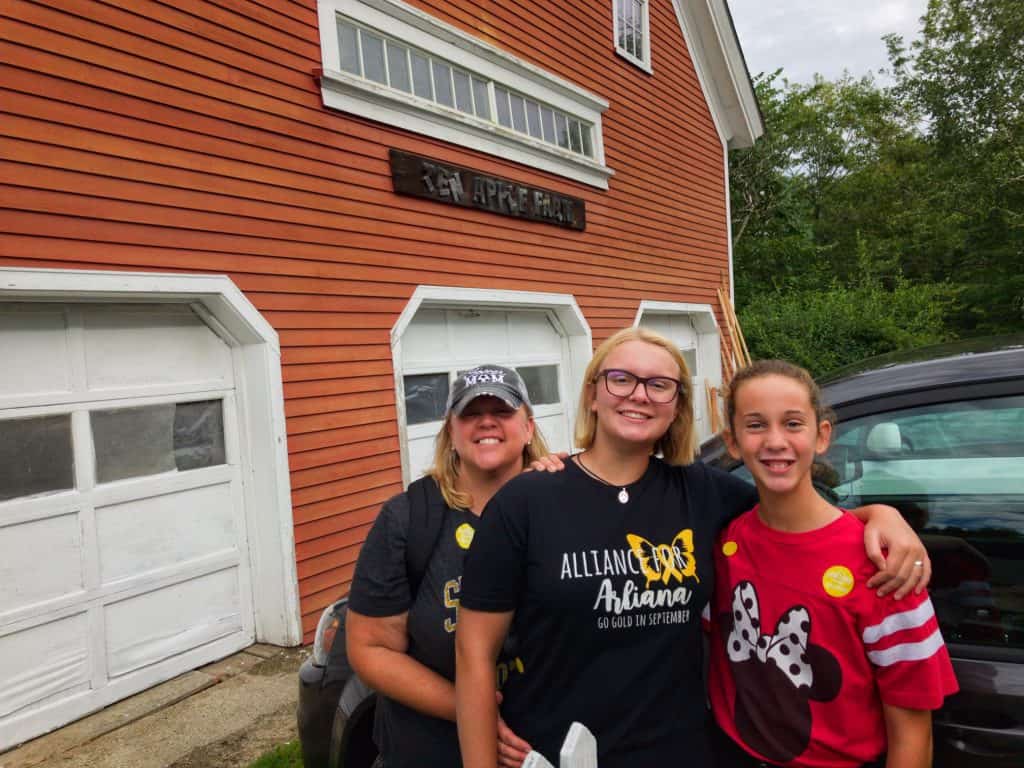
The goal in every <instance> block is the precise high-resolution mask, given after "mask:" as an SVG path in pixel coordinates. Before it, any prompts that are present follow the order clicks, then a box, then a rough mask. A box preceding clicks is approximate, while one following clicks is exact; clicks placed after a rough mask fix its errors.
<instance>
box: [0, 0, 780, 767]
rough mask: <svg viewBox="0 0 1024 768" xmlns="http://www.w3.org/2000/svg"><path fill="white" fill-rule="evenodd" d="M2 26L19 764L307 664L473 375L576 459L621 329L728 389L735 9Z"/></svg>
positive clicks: (134, 6)
mask: <svg viewBox="0 0 1024 768" xmlns="http://www.w3.org/2000/svg"><path fill="white" fill-rule="evenodd" d="M0 15H2V17H3V18H2V22H0V25H2V29H3V38H4V41H3V43H2V44H0V51H2V56H3V79H2V81H0V88H2V98H0V110H2V112H3V115H2V117H0V136H2V137H0V147H2V150H0V152H2V155H0V164H2V174H3V176H2V179H0V184H2V186H0V190H2V197H0V352H2V357H3V375H2V376H0V459H2V460H0V748H2V747H4V746H9V745H11V744H13V743H16V742H19V741H22V740H24V739H26V738H28V737H31V736H33V735H36V734H38V733H41V732H43V731H45V730H48V729H50V728H53V727H55V726H57V725H60V724H61V723H64V722H67V721H68V720H71V719H74V718H75V717H78V716H80V715H82V714H84V713H86V712H89V711H92V710H95V709H97V708H99V707H102V706H104V705H106V704H108V703H110V702H112V701H115V700H117V699H119V698H122V697H124V696H126V695H129V694H130V693H133V692H135V691H138V690H140V689H142V688H144V687H146V686H149V685H152V684H154V683H155V682H157V681H160V680H163V679H167V678H169V677H171V676H173V675H176V674H179V673H181V672H182V671H184V670H187V669H191V668H194V667H195V666H198V665H200V664H203V663H205V662H208V661H210V660H212V659H214V658H218V657H221V656H224V655H226V654H228V653H231V652H233V651H235V650H237V649H239V648H241V647H244V646H245V645H247V644H249V643H251V642H253V641H254V640H260V641H264V642H270V643H278V644H296V643H299V642H301V641H303V640H306V641H308V640H309V639H310V637H311V634H312V632H313V630H314V628H315V624H316V621H317V618H318V616H319V614H320V612H321V610H322V609H323V607H324V606H326V605H327V604H329V603H330V602H332V601H333V600H334V599H336V598H337V597H338V596H339V595H340V594H342V593H343V592H344V591H345V589H346V588H347V584H348V582H349V580H350V579H351V575H352V569H353V564H354V562H355V560H356V555H357V553H358V551H359V546H360V542H361V541H362V540H363V539H364V538H365V535H366V532H367V529H368V526H369V525H370V523H371V521H372V520H373V519H374V516H375V515H376V513H377V510H378V507H379V505H380V504H381V502H383V501H384V500H385V499H386V498H388V497H389V496H391V495H392V494H394V493H396V492H397V491H399V490H401V488H402V485H403V483H407V482H408V481H409V480H410V479H412V478H414V477H415V476H417V475H418V474H419V473H420V472H421V471H422V469H423V468H424V467H425V466H426V463H427V462H428V460H429V453H430V450H431V439H432V437H433V435H434V434H435V433H436V431H437V429H438V426H439V418H440V416H441V412H442V410H443V403H444V395H445V392H446V389H447V386H448V381H449V378H450V377H451V376H452V375H453V374H454V372H456V371H458V370H460V369H463V368H465V367H469V366H472V365H474V364H479V363H482V362H491V363H499V364H504V365H510V366H515V367H516V368H517V369H519V370H520V372H522V373H523V375H524V377H525V378H526V380H527V382H528V385H529V387H530V390H531V394H532V397H533V400H534V402H535V403H536V404H537V417H538V421H539V424H540V426H541V427H542V429H543V430H544V432H545V434H546V436H547V437H548V438H549V440H550V442H551V443H552V444H553V445H554V446H555V447H557V448H567V447H569V435H570V434H571V415H572V413H573V410H574V401H575V398H576V396H577V395H576V393H577V391H578V389H579V385H580V379H581V375H582V371H583V368H584V366H585V364H586V362H587V360H588V358H589V355H590V352H591V350H592V347H593V344H594V343H595V342H598V341H600V340H601V339H603V338H604V337H606V336H607V335H609V334H610V333H611V332H612V331H613V330H615V329H617V328H620V327H622V326H626V325H631V324H633V323H636V322H643V323H644V324H647V325H651V326H653V327H655V328H658V329H660V330H662V331H664V332H665V333H668V334H670V335H671V336H672V337H673V338H674V339H676V340H677V343H678V344H679V345H680V347H681V348H682V349H683V350H684V354H685V355H686V356H687V358H688V360H689V361H690V363H691V364H692V367H693V375H694V378H695V383H696V384H697V385H698V389H697V391H698V392H703V391H704V385H705V382H707V383H709V384H711V385H715V384H718V383H719V381H720V376H721V373H720V371H721V361H720V357H719V345H720V341H719V320H718V318H720V317H721V308H720V307H719V306H718V301H717V298H716V288H717V287H718V286H719V285H720V284H721V281H722V280H723V276H724V277H726V278H727V277H728V276H729V274H730V265H731V262H730V255H731V251H730V237H729V206H728V185H727V153H728V150H729V149H730V148H734V147H744V146H749V145H750V144H751V143H752V142H753V141H754V140H755V139H756V138H757V136H758V135H759V134H760V133H761V132H762V130H763V127H762V123H761V118H760V114H759V111H758V108H757V103H756V100H755V98H754V93H753V90H752V87H751V84H750V80H749V77H748V75H747V72H746V68H745V66H744V63H743V58H742V55H741V52H740V49H739V45H738V42H737V39H736V34H735V32H734V30H733V27H732V23H731V20H730V17H729V12H728V8H727V7H726V3H725V1H724V0H604V1H603V2H582V0H565V2H561V3H544V2H536V1H535V0H516V1H515V2H513V0H487V1H486V2H485V1H483V0H446V1H444V2H442V1H441V0H319V2H316V0H181V1H180V2H175V3H168V2H157V1H156V0H148V1H145V2H140V0H56V1H55V0H47V1H46V2H43V0H9V1H8V2H5V3H3V4H2V6H0ZM698 400H702V398H698ZM698 411H699V413H698V418H699V421H700V426H701V430H702V433H703V434H705V435H706V434H707V432H708V423H707V422H708V415H707V414H706V413H705V412H704V405H703V404H702V403H698Z"/></svg>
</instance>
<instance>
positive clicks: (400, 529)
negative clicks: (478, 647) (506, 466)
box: [349, 493, 479, 768]
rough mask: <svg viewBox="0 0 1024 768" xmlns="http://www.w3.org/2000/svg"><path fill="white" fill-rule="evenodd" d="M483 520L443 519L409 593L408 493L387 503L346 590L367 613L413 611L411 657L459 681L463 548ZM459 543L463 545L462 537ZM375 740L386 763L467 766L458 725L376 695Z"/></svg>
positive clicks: (455, 513)
mask: <svg viewBox="0 0 1024 768" xmlns="http://www.w3.org/2000/svg"><path fill="white" fill-rule="evenodd" d="M478 524H479V518H478V517H476V516H475V515H474V514H473V513H471V512H468V511H467V510H464V509H451V508H448V509H447V510H446V511H445V520H444V523H443V525H442V528H441V533H440V538H439V540H438V544H437V547H436V549H435V550H434V554H433V555H432V556H431V558H430V562H429V563H428V565H427V570H426V572H425V573H424V575H423V581H422V583H421V584H420V587H419V590H418V591H417V593H416V596H415V599H412V595H411V590H410V586H409V578H408V572H407V566H406V552H405V548H406V541H407V535H408V530H409V497H408V495H407V494H404V493H402V494H399V495H398V496H395V497H394V498H392V499H391V500H389V501H388V502H386V503H385V504H384V507H383V508H382V509H381V512H380V515H378V516H377V520H376V521H375V522H374V524H373V528H371V530H370V533H369V535H368V536H367V537H366V543H365V544H363V549H362V552H360V554H359V561H358V562H357V563H356V572H355V576H354V578H353V580H352V588H351V591H350V592H349V607H350V608H351V609H352V610H354V611H356V612H357V613H361V614H364V615H366V616H374V617H382V616H394V615H396V614H399V613H403V612H404V611H408V612H409V618H408V624H407V632H408V635H409V648H408V653H409V655H410V656H411V657H412V658H414V659H416V660H417V661H419V662H420V663H422V664H424V665H425V666H427V667H429V668H430V669H432V670H434V671H435V672H437V673H438V674H440V675H442V676H443V677H446V678H448V679H449V680H454V679H455V623H456V621H457V619H458V614H457V610H458V604H459V588H460V581H461V576H462V565H463V559H464V557H465V554H466V548H467V547H468V546H469V543H470V542H471V541H472V538H473V530H474V529H475V528H476V527H477V526H478ZM460 542H461V543H460ZM373 736H374V741H375V742H376V744H377V748H378V749H379V750H380V753H381V754H382V755H383V756H384V761H385V764H386V765H387V767H388V768H412V767H413V766H415V767H416V768H420V767H421V766H424V765H431V766H439V767H440V768H446V767H447V766H452V768H457V766H460V765H461V764H462V760H461V757H460V754H459V741H458V736H457V734H456V730H455V723H453V722H450V721H448V720H441V719H439V718H435V717H431V716H429V715H425V714H423V713H421V712H417V711H416V710H414V709H410V708H409V707H407V706H405V705H404V704H401V703H399V702H397V701H394V700H393V699H389V698H387V697H385V696H378V699H377V712H376V718H375V721H374V735H373Z"/></svg>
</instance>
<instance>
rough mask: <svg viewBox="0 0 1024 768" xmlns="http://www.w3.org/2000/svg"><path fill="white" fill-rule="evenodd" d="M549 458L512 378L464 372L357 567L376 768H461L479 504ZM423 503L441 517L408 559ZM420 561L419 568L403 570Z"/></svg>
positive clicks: (357, 642)
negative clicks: (470, 574)
mask: <svg viewBox="0 0 1024 768" xmlns="http://www.w3.org/2000/svg"><path fill="white" fill-rule="evenodd" d="M546 455H547V447H546V446H545V444H544V440H543V438H542V437H541V435H540V432H539V430H538V429H537V427H536V425H535V424H534V422H533V409H532V406H531V405H530V398H529V393H528V392H527V390H526V384H525V383H524V382H523V379H522V378H521V377H520V376H519V374H518V373H516V371H514V370H513V369H511V368H505V367H503V366H500V365H481V366H478V367H476V368H473V369H471V370H468V371H463V372H462V373H460V374H459V375H458V376H457V377H456V379H455V380H454V381H453V382H452V385H451V390H450V392H449V394H448V402H447V407H446V409H445V418H444V424H443V426H442V427H441V431H440V432H438V435H437V439H436V442H435V451H434V463H433V466H431V468H430V469H429V470H427V473H426V476H425V477H423V478H420V479H419V480H417V481H415V482H414V483H412V484H411V485H410V486H409V488H408V490H407V491H406V492H404V493H400V494H398V495H397V496H395V497H393V498H392V499H390V500H388V501H387V502H386V503H385V504H384V506H383V508H382V509H381V511H380V514H379V515H378V516H377V519H376V521H375V522H374V524H373V528H372V529H371V530H370V533H369V535H368V536H367V539H366V542H365V543H364V544H363V548H362V551H361V552H360V554H359V560H358V562H357V563H356V571H355V576H354V578H353V581H352V588H351V591H350V593H349V603H348V616H347V622H346V632H347V641H348V645H347V647H348V656H349V661H350V662H351V664H352V667H353V669H355V671H356V672H357V673H358V674H359V676H360V677H362V679H363V680H364V681H365V682H366V683H368V684H369V685H370V686H372V687H373V688H375V689H376V690H377V692H378V699H377V710H376V715H375V722H374V741H375V742H376V744H377V747H378V750H379V752H380V757H379V758H378V761H377V765H378V766H386V767H387V768H406V767H407V766H417V768H418V767H419V766H424V765H430V766H438V767H439V768H447V767H448V766H451V767H452V768H456V767H457V766H461V765H462V760H461V757H460V754H459V743H458V737H457V735H456V731H455V722H454V720H455V688H454V684H453V680H454V678H455V643H454V638H455V634H454V633H455V625H456V622H457V620H458V605H459V590H460V585H461V580H462V562H463V559H464V557H465V554H466V552H467V550H468V549H469V546H470V543H471V542H472V540H473V534H474V531H475V529H476V526H477V522H478V519H479V516H480V513H481V512H482V511H483V508H484V506H486V504H487V502H488V501H490V499H491V497H492V496H493V495H494V494H495V492H496V491H497V490H498V489H499V488H500V487H501V486H502V485H504V484H505V482H506V481H508V480H509V479H510V478H512V477H514V476H515V475H517V474H519V473H520V472H522V471H523V469H524V468H525V467H527V466H529V463H530V462H531V461H534V460H536V459H539V458H540V457H542V456H546ZM423 498H426V499H428V500H432V502H431V503H430V504H429V507H430V509H431V510H442V511H438V512H437V514H440V515H442V516H443V519H441V520H440V522H439V524H438V528H439V533H438V534H437V537H436V540H434V541H433V544H432V546H433V551H432V552H430V553H429V556H428V557H419V554H420V553H417V556H416V557H412V558H411V559H410V552H409V551H408V550H407V545H411V546H416V542H418V541H419V540H418V539H417V538H416V537H415V536H410V519H411V513H412V512H414V505H415V503H416V502H415V501H414V500H415V499H423ZM416 522H417V523H419V519H418V518H416ZM428 546H429V545H428ZM417 558H419V559H421V560H425V562H426V567H425V571H424V572H423V573H410V562H411V561H412V562H416V561H417ZM417 585H418V586H417ZM502 672H504V674H505V675H508V674H514V673H515V672H516V664H515V661H514V660H513V659H508V660H502V661H501V662H500V663H499V674H501V673H502ZM498 732H499V738H500V739H501V743H502V748H503V750H504V751H505V752H506V753H507V754H513V755H516V756H518V760H519V761H521V760H522V759H523V758H525V757H526V754H527V752H528V751H529V749H530V747H529V745H528V744H527V743H526V742H523V741H522V740H520V739H518V738H517V737H516V736H515V734H514V733H512V732H511V731H510V730H509V729H508V728H507V727H505V725H504V723H503V722H502V721H501V720H500V718H499V722H498ZM515 764H516V765H518V764H519V763H518V762H516V763H515Z"/></svg>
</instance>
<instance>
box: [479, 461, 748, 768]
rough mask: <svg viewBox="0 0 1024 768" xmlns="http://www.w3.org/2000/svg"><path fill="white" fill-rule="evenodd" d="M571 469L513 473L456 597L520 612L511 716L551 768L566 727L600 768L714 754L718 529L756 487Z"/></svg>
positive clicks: (663, 469) (653, 468)
mask: <svg viewBox="0 0 1024 768" xmlns="http://www.w3.org/2000/svg"><path fill="white" fill-rule="evenodd" d="M628 493H629V500H628V502H627V503H626V504H622V503H620V502H619V500H618V498H617V496H618V494H619V488H617V487H610V486H607V485H602V484H601V483H598V482H597V481H595V480H594V479H593V478H590V477H588V476H587V475H586V474H584V473H583V471H582V470H580V468H579V467H578V466H576V464H575V463H573V462H569V463H568V466H567V467H566V470H565V471H564V472H558V473H540V472H536V473H529V474H526V475H521V476H519V477H516V478H514V479H513V480H511V481H510V482H509V483H508V484H507V485H505V487H504V488H502V489H501V490H500V491H499V492H498V493H497V494H496V495H495V497H494V498H493V499H492V500H491V502H490V504H488V506H487V509H486V511H485V514H484V515H483V518H482V520H481V522H480V526H479V530H478V531H477V534H476V539H475V541H474V543H473V549H472V550H471V551H470V553H469V556H468V557H467V558H466V563H465V575H464V578H463V590H462V605H464V606H466V607H467V608H472V609H474V610H480V611H510V610H514V611H515V617H514V619H513V625H512V626H513V632H514V633H515V635H516V637H517V640H518V655H519V656H520V657H521V659H522V660H523V662H524V664H525V668H524V673H523V674H522V675H520V676H517V677H515V678H512V679H510V680H509V681H508V683H507V684H506V686H505V689H504V703H503V704H502V715H503V717H504V718H505V721H506V722H507V723H508V725H509V726H510V727H511V728H512V730H513V731H515V732H516V733H518V734H519V735H520V736H521V737H523V738H524V739H526V740H527V741H528V742H530V744H531V745H532V746H533V748H534V749H536V750H537V751H539V752H541V753H542V754H543V755H544V756H545V757H546V758H547V759H548V760H549V761H551V762H552V763H553V764H555V765H557V764H558V753H559V749H560V748H561V745H562V741H563V740H564V739H565V735H566V732H567V731H568V729H569V726H570V724H571V723H572V722H573V721H574V720H577V721H579V722H581V723H583V724H584V725H586V726H587V727H588V728H589V729H590V730H591V731H592V732H593V733H594V735H595V736H596V737H597V746H598V753H599V761H598V762H599V765H600V766H601V768H619V766H628V767H629V768H635V766H638V765H639V766H648V765H650V766H654V765H658V766H674V765H683V764H685V765H687V766H693V768H700V767H701V766H706V765H708V764H709V762H710V758H709V756H708V749H707V744H706V739H705V733H704V724H705V719H706V707H705V694H704V686H703V682H702V674H701V672H702V652H701V612H702V611H703V609H704V606H705V605H706V604H707V602H708V598H709V597H710V596H711V591H712V588H713V579H714V567H713V563H712V547H713V545H714V541H715V536H716V534H717V533H718V531H719V529H720V528H721V527H722V526H723V525H724V523H725V522H727V521H728V520H729V519H731V518H732V517H734V516H736V515H737V514H739V513H740V512H742V511H744V510H746V509H749V508H750V507H751V506H753V504H754V503H755V501H756V492H755V491H754V488H753V487H752V486H750V485H748V484H747V483H744V482H743V481H742V480H739V479H737V478H733V477H730V476H729V475H726V474H724V473H722V472H718V471H716V470H713V469H710V468H708V467H706V466H704V465H703V464H693V465H690V466H687V467H671V466H668V465H667V464H665V463H664V462H662V461H660V460H658V459H652V460H651V462H650V464H649V466H648V468H647V471H646V472H645V474H644V476H643V477H642V478H641V479H640V480H639V481H637V482H636V483H634V484H633V485H631V486H629V487H628Z"/></svg>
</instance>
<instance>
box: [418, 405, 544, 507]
mask: <svg viewBox="0 0 1024 768" xmlns="http://www.w3.org/2000/svg"><path fill="white" fill-rule="evenodd" d="M522 407H523V408H524V409H525V410H526V418H528V419H530V420H531V421H532V420H533V411H531V410H530V409H529V407H528V406H525V405H524V406H522ZM453 418H455V417H454V416H453V415H452V414H451V413H449V414H448V415H447V416H445V419H444V424H443V425H441V431H440V432H438V433H437V437H436V438H435V439H434V463H433V465H432V466H431V467H430V469H428V470H427V471H426V472H425V473H424V474H427V475H429V476H430V477H432V478H434V481H435V482H436V483H437V487H438V488H440V489H441V495H442V496H444V501H445V503H446V504H447V505H448V506H449V507H452V508H453V509H469V508H471V507H472V506H473V497H472V496H470V495H469V494H468V493H463V492H461V491H459V490H457V489H456V487H455V484H456V481H457V480H458V477H459V455H458V454H457V453H456V452H455V446H454V445H453V444H452V435H451V432H450V431H449V429H448V427H449V425H450V424H451V420H452V419H453ZM547 455H548V446H547V443H545V442H544V437H543V436H542V435H541V433H540V427H538V426H537V423H536V422H534V424H533V439H531V440H530V442H529V443H527V444H526V446H525V447H524V448H523V466H524V467H526V466H527V465H528V464H529V463H530V462H531V461H536V460H537V459H539V458H541V457H543V456H547Z"/></svg>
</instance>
